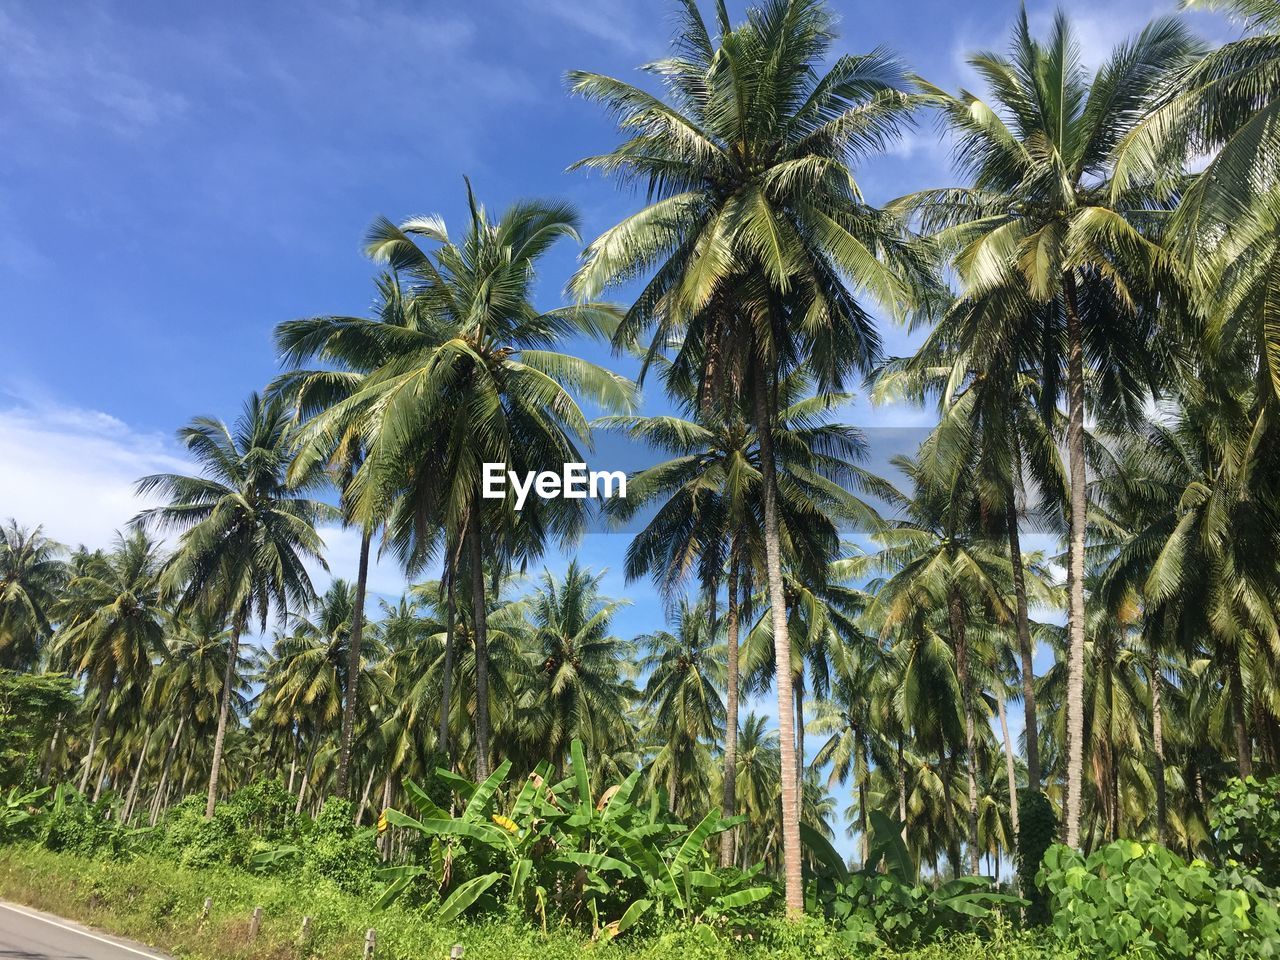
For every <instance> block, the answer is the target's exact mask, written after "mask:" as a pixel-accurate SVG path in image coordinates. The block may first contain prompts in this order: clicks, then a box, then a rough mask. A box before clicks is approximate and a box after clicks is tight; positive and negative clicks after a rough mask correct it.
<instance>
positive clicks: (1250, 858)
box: [1211, 776, 1280, 892]
mask: <svg viewBox="0 0 1280 960" xmlns="http://www.w3.org/2000/svg"><path fill="white" fill-rule="evenodd" d="M1213 809H1214V814H1213V820H1212V823H1211V827H1212V830H1213V841H1214V845H1215V847H1216V848H1217V852H1218V856H1219V857H1221V858H1222V862H1223V866H1224V868H1225V869H1226V870H1227V871H1228V876H1229V879H1230V880H1231V881H1232V882H1234V883H1236V884H1239V885H1249V886H1251V887H1252V888H1253V889H1255V890H1256V891H1257V892H1264V891H1261V890H1258V888H1257V885H1258V884H1261V885H1265V886H1267V887H1280V776H1275V777H1271V778H1270V779H1269V780H1267V781H1266V782H1265V783H1259V782H1258V781H1257V780H1255V779H1254V778H1253V777H1249V778H1247V779H1245V780H1239V779H1235V780H1232V781H1231V782H1230V783H1229V784H1228V785H1227V788H1226V789H1225V790H1223V791H1222V793H1220V794H1218V796H1217V797H1215V798H1214V801H1213ZM1250 881H1252V882H1250Z"/></svg>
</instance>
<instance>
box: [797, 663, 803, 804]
mask: <svg viewBox="0 0 1280 960" xmlns="http://www.w3.org/2000/svg"><path fill="white" fill-rule="evenodd" d="M795 694H796V783H798V784H800V790H799V793H798V796H799V798H800V802H801V803H803V801H804V674H803V673H801V674H800V675H799V676H798V678H797V680H796V683H795Z"/></svg>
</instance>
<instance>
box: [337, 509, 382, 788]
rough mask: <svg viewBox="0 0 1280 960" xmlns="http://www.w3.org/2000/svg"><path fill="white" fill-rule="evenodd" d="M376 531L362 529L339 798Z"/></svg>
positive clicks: (348, 750)
mask: <svg viewBox="0 0 1280 960" xmlns="http://www.w3.org/2000/svg"><path fill="white" fill-rule="evenodd" d="M372 539H373V531H372V530H369V529H368V528H365V529H363V530H361V531H360V565H359V567H358V568H357V572H356V604H355V609H354V610H352V611H351V637H350V639H349V641H348V644H349V646H350V649H349V650H348V651H347V696H346V702H345V703H343V705H342V751H341V754H340V755H339V758H338V783H337V786H336V789H335V793H337V795H338V796H340V797H345V796H346V795H347V773H348V771H349V770H350V768H351V744H352V741H353V740H354V739H355V730H356V697H357V696H358V694H359V690H360V652H361V648H362V647H363V645H364V595H365V588H366V586H367V584H368V582H369V541H370V540H372Z"/></svg>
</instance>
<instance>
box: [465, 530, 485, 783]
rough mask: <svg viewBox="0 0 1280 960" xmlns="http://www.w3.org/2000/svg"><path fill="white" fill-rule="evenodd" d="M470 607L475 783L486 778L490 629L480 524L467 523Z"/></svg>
mask: <svg viewBox="0 0 1280 960" xmlns="http://www.w3.org/2000/svg"><path fill="white" fill-rule="evenodd" d="M468 527H469V529H468V531H467V540H468V541H469V542H470V546H471V564H470V566H471V605H472V615H473V617H474V619H475V635H476V637H475V639H476V780H484V779H485V778H486V777H488V776H489V647H488V642H489V628H488V623H487V621H486V611H485V601H484V551H483V549H482V548H481V545H480V525H479V523H474V522H473V523H469V524H468Z"/></svg>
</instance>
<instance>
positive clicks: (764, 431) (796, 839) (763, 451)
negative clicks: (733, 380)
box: [752, 370, 804, 916]
mask: <svg viewBox="0 0 1280 960" xmlns="http://www.w3.org/2000/svg"><path fill="white" fill-rule="evenodd" d="M754 380H755V382H754V384H753V387H752V393H753V397H752V400H753V408H754V413H755V421H756V422H755V429H756V436H757V438H758V441H759V445H760V473H761V480H762V482H761V488H762V489H761V499H762V500H763V506H764V553H765V567H766V572H767V574H768V577H767V579H768V586H769V612H770V616H771V618H772V620H773V655H774V667H775V669H774V674H775V676H776V679H777V684H778V751H779V754H780V757H779V760H780V761H781V764H780V769H779V774H778V775H779V778H780V780H781V792H782V855H783V864H784V869H785V877H786V905H787V913H788V914H790V915H792V916H798V915H800V914H801V913H803V912H804V880H803V875H802V873H801V863H800V858H801V856H802V854H801V849H800V806H799V784H798V783H797V782H796V777H795V770H796V758H795V729H794V724H793V722H792V717H793V713H792V706H791V703H792V697H793V694H792V690H791V636H790V634H789V632H788V630H787V599H786V594H785V592H784V590H783V586H782V543H781V536H780V534H779V529H778V475H777V466H776V464H775V463H774V459H773V421H772V417H771V416H770V414H769V409H768V399H767V398H766V391H767V389H768V386H767V384H766V383H765V382H764V377H763V371H762V370H757V371H756V376H755V378H754Z"/></svg>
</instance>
